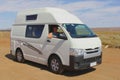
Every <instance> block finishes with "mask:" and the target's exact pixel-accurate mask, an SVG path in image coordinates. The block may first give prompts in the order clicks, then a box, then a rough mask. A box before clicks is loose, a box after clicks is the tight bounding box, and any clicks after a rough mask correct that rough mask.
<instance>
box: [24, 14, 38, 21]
mask: <svg viewBox="0 0 120 80" xmlns="http://www.w3.org/2000/svg"><path fill="white" fill-rule="evenodd" d="M36 19H37V14H33V15H27V16H26V20H36Z"/></svg>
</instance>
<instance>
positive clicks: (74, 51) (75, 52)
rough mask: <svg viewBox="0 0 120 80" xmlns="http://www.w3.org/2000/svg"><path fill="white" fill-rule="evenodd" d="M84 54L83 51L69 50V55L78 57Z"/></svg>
mask: <svg viewBox="0 0 120 80" xmlns="http://www.w3.org/2000/svg"><path fill="white" fill-rule="evenodd" d="M84 53H85V50H84V49H76V48H70V55H74V56H79V55H83V54H84Z"/></svg>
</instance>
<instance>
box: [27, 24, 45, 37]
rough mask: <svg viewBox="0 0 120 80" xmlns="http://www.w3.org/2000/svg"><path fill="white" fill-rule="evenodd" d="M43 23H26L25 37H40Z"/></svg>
mask: <svg viewBox="0 0 120 80" xmlns="http://www.w3.org/2000/svg"><path fill="white" fill-rule="evenodd" d="M43 28H44V25H28V26H27V28H26V37H29V38H40V37H41V34H42V32H43Z"/></svg>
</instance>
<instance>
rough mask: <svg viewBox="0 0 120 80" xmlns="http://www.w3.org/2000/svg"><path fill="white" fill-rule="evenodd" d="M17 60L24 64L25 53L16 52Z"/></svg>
mask: <svg viewBox="0 0 120 80" xmlns="http://www.w3.org/2000/svg"><path fill="white" fill-rule="evenodd" d="M16 60H17V61H18V62H20V63H23V62H24V61H25V60H24V57H23V53H22V51H21V50H20V49H18V50H17V51H16Z"/></svg>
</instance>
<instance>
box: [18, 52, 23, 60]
mask: <svg viewBox="0 0 120 80" xmlns="http://www.w3.org/2000/svg"><path fill="white" fill-rule="evenodd" d="M17 60H18V61H19V62H20V61H21V60H22V54H21V52H20V51H18V52H17Z"/></svg>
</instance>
